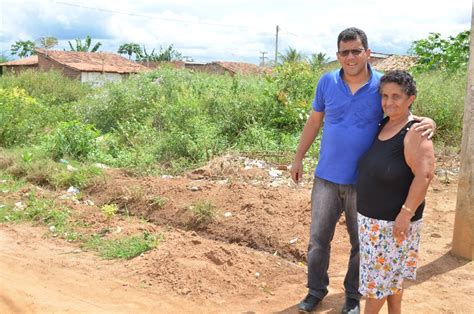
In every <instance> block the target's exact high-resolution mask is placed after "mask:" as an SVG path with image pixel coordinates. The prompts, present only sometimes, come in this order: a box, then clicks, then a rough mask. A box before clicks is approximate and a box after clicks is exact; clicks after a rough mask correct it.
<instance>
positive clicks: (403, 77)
mask: <svg viewBox="0 0 474 314" xmlns="http://www.w3.org/2000/svg"><path fill="white" fill-rule="evenodd" d="M386 83H395V84H398V85H399V86H400V87H401V88H402V90H403V92H404V93H405V94H406V95H408V96H412V95H415V96H416V82H415V80H414V79H413V77H412V76H411V75H410V73H408V72H407V71H403V70H394V71H389V72H387V73H385V74H384V76H382V78H381V79H380V87H379V90H380V91H382V87H383V85H384V84H386Z"/></svg>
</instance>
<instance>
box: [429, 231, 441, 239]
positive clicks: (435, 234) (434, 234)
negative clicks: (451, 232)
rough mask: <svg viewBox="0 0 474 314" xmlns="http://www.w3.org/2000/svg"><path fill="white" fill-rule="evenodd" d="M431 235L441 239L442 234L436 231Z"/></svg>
mask: <svg viewBox="0 0 474 314" xmlns="http://www.w3.org/2000/svg"><path fill="white" fill-rule="evenodd" d="M430 237H432V238H437V239H439V238H441V235H440V234H439V233H436V232H434V233H432V234H430Z"/></svg>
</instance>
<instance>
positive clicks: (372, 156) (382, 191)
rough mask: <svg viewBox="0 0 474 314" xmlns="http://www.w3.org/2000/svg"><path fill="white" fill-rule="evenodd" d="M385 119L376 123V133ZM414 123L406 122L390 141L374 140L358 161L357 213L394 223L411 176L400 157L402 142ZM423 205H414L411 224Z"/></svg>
mask: <svg viewBox="0 0 474 314" xmlns="http://www.w3.org/2000/svg"><path fill="white" fill-rule="evenodd" d="M387 121H388V118H385V119H384V120H383V121H382V122H381V123H380V129H379V133H380V131H381V130H382V128H383V126H384V125H385V123H386V122H387ZM415 122H416V121H413V120H412V121H409V122H408V123H407V124H406V125H405V126H404V127H403V128H402V129H401V130H400V131H399V132H398V133H397V134H396V135H394V136H393V137H392V138H390V139H388V140H386V141H381V140H379V139H378V134H377V137H376V138H375V140H374V143H373V144H372V147H371V148H370V149H369V150H368V151H367V152H366V153H365V154H364V155H363V156H362V158H361V159H360V160H359V169H358V170H359V175H358V179H357V184H356V188H357V211H358V212H359V213H360V214H362V215H364V216H366V217H370V218H375V219H381V220H387V221H394V220H395V218H396V217H397V215H398V213H399V212H400V209H401V208H402V205H403V204H404V203H405V200H406V198H407V195H408V190H409V189H410V185H411V183H412V181H413V178H414V175H413V172H412V171H411V169H410V167H409V166H408V165H407V163H406V161H405V156H404V152H403V150H404V145H403V139H404V138H405V135H406V133H407V131H408V130H409V129H410V127H411V126H412V124H413V123H415ZM424 207H425V202H424V201H423V202H422V203H421V205H420V206H418V208H417V210H416V213H415V215H414V216H413V217H412V219H411V220H412V221H415V220H418V219H420V218H421V217H422V216H423V209H424Z"/></svg>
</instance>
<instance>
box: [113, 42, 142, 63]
mask: <svg viewBox="0 0 474 314" xmlns="http://www.w3.org/2000/svg"><path fill="white" fill-rule="evenodd" d="M117 52H118V53H120V54H128V60H130V59H131V58H132V54H135V59H136V58H138V56H141V55H142V48H140V46H139V45H138V44H136V43H126V44H123V45H120V47H119V49H118V50H117Z"/></svg>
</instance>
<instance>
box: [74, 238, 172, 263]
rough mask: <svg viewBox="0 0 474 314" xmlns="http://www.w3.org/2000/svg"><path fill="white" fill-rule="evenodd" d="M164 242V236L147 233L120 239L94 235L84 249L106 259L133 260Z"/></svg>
mask: <svg viewBox="0 0 474 314" xmlns="http://www.w3.org/2000/svg"><path fill="white" fill-rule="evenodd" d="M162 240H163V235H161V234H160V235H152V234H150V233H149V232H147V231H144V232H143V234H141V235H135V236H129V237H126V238H120V239H104V238H101V237H100V236H99V235H92V236H90V237H89V238H88V239H87V240H86V241H85V242H84V243H83V245H82V247H83V248H84V249H91V250H94V251H97V252H98V253H99V255H100V256H101V257H103V258H105V259H114V258H119V259H131V258H134V257H135V256H138V255H140V254H142V253H144V252H146V251H149V250H151V249H153V248H155V247H156V246H157V245H158V244H159V243H160V241H162Z"/></svg>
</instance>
